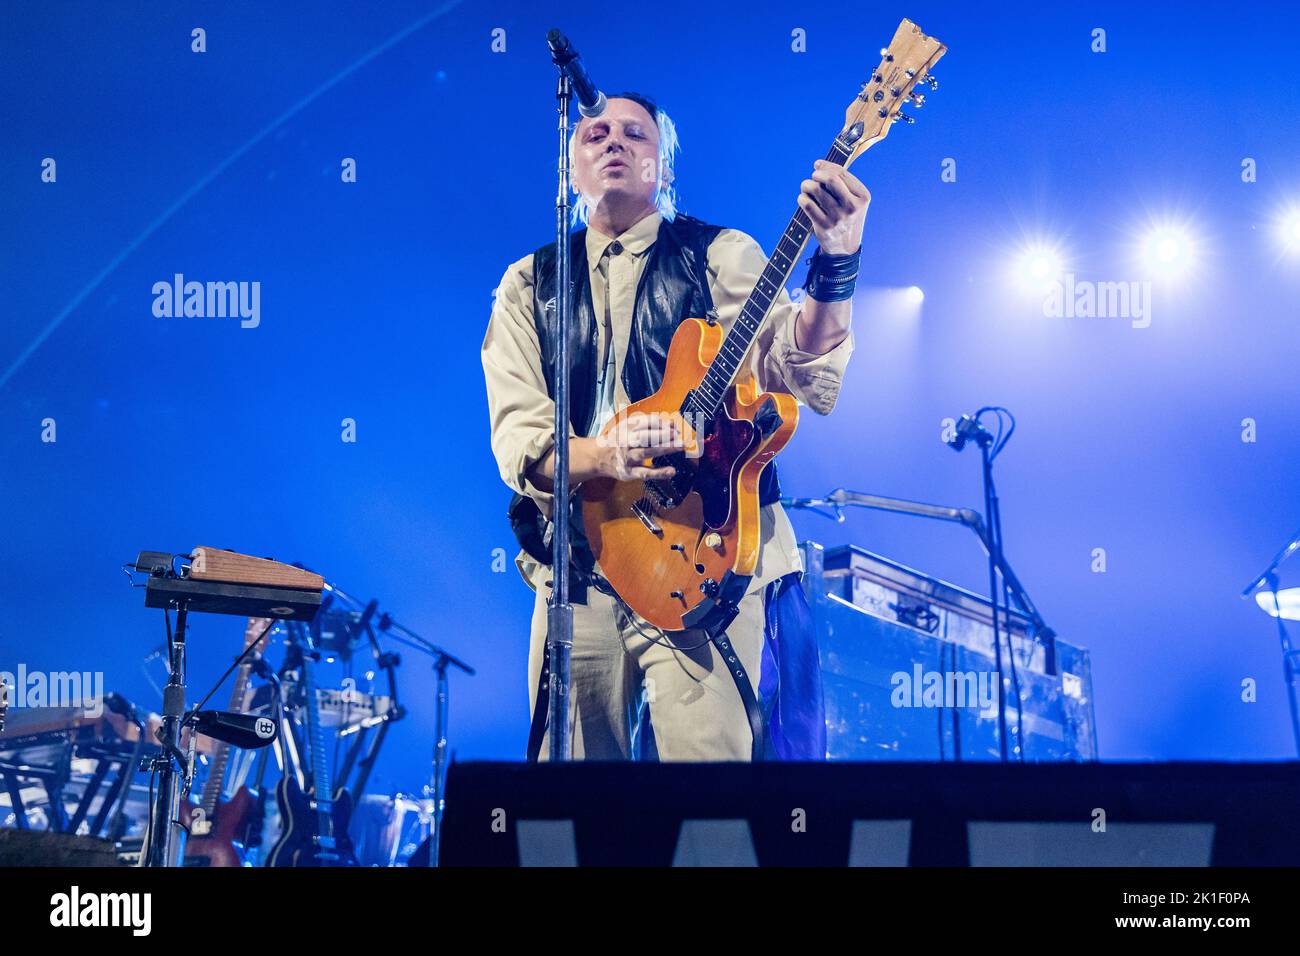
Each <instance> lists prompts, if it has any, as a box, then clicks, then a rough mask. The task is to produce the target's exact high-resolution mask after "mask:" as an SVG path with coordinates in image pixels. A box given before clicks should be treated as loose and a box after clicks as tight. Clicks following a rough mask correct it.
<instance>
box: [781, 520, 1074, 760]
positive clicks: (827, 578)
mask: <svg viewBox="0 0 1300 956" xmlns="http://www.w3.org/2000/svg"><path fill="white" fill-rule="evenodd" d="M801 548H802V551H803V557H804V567H805V573H804V579H803V583H804V589H805V592H806V594H807V596H808V602H809V605H810V607H811V609H812V616H813V622H814V627H815V629H816V633H817V645H818V652H819V655H820V659H821V671H822V685H823V690H824V694H825V702H826V731H827V758H828V759H831V760H907V759H912V760H997V759H998V758H999V755H1000V746H999V741H998V719H997V694H998V692H999V688H998V686H997V672H996V669H995V660H994V651H993V624H992V610H991V607H990V604H989V602H988V600H986V599H985V598H983V597H981V596H979V595H977V594H974V593H972V592H970V591H967V590H964V589H962V588H959V587H956V586H955V585H952V584H948V583H946V582H943V581H939V580H937V579H935V578H932V577H928V576H926V575H924V574H921V573H920V572H917V571H914V570H912V569H910V568H907V567H904V566H903V565H901V564H897V563H895V562H893V561H890V560H888V559H886V558H883V557H880V556H879V555H875V554H872V553H871V552H869V551H865V550H863V549H861V548H858V547H855V546H851V545H850V546H845V547H840V548H833V549H830V550H825V549H823V548H822V547H821V545H819V544H817V543H816V542H811V541H809V542H805V543H804V544H803V545H802V546H801ZM998 620H999V626H1000V629H1001V635H1002V664H1003V685H1002V688H1001V692H1002V693H1003V694H1005V696H1006V720H1007V752H1008V754H1009V755H1010V756H1011V759H1018V757H1019V755H1018V753H1017V751H1016V748H1017V747H1018V746H1020V745H1021V739H1022V737H1023V746H1024V750H1025V753H1024V759H1025V760H1095V759H1096V757H1097V740H1096V730H1095V725H1094V720H1093V704H1092V672H1091V666H1090V664H1089V659H1088V652H1087V651H1086V650H1085V649H1083V648H1081V647H1077V646H1075V645H1073V644H1070V643H1068V642H1066V641H1062V640H1060V639H1059V638H1056V637H1053V636H1051V635H1041V634H1036V633H1035V629H1034V626H1033V623H1032V621H1030V620H1029V619H1028V618H1027V617H1026V616H1025V615H1023V614H1020V613H1018V612H1015V611H1012V612H1010V613H1008V612H1007V610H1006V608H1001V609H1000V610H999V613H998ZM1008 634H1010V647H1011V653H1008ZM1013 660H1014V676H1013V668H1012V663H1013ZM1017 683H1018V684H1019V690H1020V699H1021V705H1020V709H1019V713H1018V712H1017V707H1016V696H1015V687H1016V684H1017ZM1019 726H1023V734H1020V733H1018V732H1017V728H1018V727H1019Z"/></svg>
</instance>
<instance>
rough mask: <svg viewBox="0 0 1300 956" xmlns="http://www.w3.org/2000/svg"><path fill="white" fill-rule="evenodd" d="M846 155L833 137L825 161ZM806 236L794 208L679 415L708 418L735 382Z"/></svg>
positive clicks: (803, 219) (802, 217)
mask: <svg viewBox="0 0 1300 956" xmlns="http://www.w3.org/2000/svg"><path fill="white" fill-rule="evenodd" d="M849 153H850V147H847V146H845V145H844V144H843V143H842V142H841V140H840V139H839V138H836V140H835V142H834V144H832V146H831V148H830V152H828V153H827V154H826V157H825V159H826V161H827V162H831V163H835V164H836V165H837V166H842V165H844V162H845V161H846V160H847V159H848V157H849ZM810 235H812V222H811V221H810V220H809V219H808V216H807V214H806V213H805V212H804V211H803V210H802V209H796V210H795V214H794V215H793V216H791V217H790V223H789V225H787V226H786V227H785V231H784V232H783V233H782V234H781V241H780V242H778V243H777V244H776V248H775V249H774V250H773V252H772V255H771V257H770V258H769V259H768V260H767V265H766V266H764V267H763V272H762V274H761V275H760V276H759V277H758V282H757V283H756V284H755V286H754V290H753V291H752V292H751V293H750V294H749V299H748V300H747V301H746V302H745V305H744V307H743V308H742V309H741V310H740V315H739V316H738V317H737V318H736V321H735V324H734V325H732V327H731V329H730V331H728V332H727V336H726V338H725V339H723V342H722V348H721V349H719V351H718V354H717V356H716V357H715V358H714V359H713V362H712V363H711V364H710V365H709V369H708V371H707V372H706V373H705V375H704V379H703V380H702V381H701V382H700V385H699V387H698V388H697V389H696V390H695V391H694V392H693V393H692V394H691V396H690V397H688V399H687V401H686V403H685V404H684V405H683V406H682V412H683V414H695V415H700V416H701V417H703V418H705V419H708V418H712V417H713V415H714V413H715V412H716V411H717V410H718V408H719V407H720V406H721V404H722V401H723V399H724V398H725V397H726V394H727V389H728V388H730V387H731V385H732V384H734V383H735V380H736V373H737V372H739V371H740V367H741V366H742V365H743V364H744V362H745V356H746V355H748V354H749V348H750V346H751V345H752V344H753V342H754V339H755V338H756V337H757V336H758V332H759V330H760V329H761V328H762V327H763V323H764V322H765V321H766V320H767V316H768V313H770V312H771V311H772V304H773V303H774V302H776V299H777V296H779V295H780V293H781V290H782V289H784V288H785V285H786V283H787V282H789V281H790V273H791V272H793V271H794V266H795V263H796V262H798V261H799V255H800V253H801V252H803V248H804V246H805V245H807V244H808V237H809V236H810Z"/></svg>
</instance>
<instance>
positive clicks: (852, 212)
mask: <svg viewBox="0 0 1300 956" xmlns="http://www.w3.org/2000/svg"><path fill="white" fill-rule="evenodd" d="M869 205H871V193H870V192H868V191H867V187H866V186H864V185H862V181H861V180H860V179H858V177H857V176H854V175H853V174H852V173H851V172H849V171H848V170H847V169H845V168H844V167H843V166H837V165H835V164H834V163H831V162H827V161H826V160H824V159H819V160H817V162H816V163H814V164H813V172H812V179H805V180H804V181H803V184H802V186H801V188H800V191H799V208H800V209H802V210H803V211H804V212H805V213H806V214H807V215H808V218H809V219H810V220H812V226H813V235H815V236H816V237H817V242H818V244H819V245H821V247H822V251H823V252H825V253H826V254H827V255H831V256H842V255H847V254H848V253H851V252H857V251H858V249H860V248H861V247H862V227H863V226H864V225H866V222H867V207H868V206H869Z"/></svg>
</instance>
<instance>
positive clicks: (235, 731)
mask: <svg viewBox="0 0 1300 956" xmlns="http://www.w3.org/2000/svg"><path fill="white" fill-rule="evenodd" d="M187 723H189V724H190V725H191V726H192V727H193V728H194V732H195V733H199V734H204V735H205V736H208V737H212V738H214V739H215V740H220V741H223V742H224V743H228V744H230V745H231V746H232V747H239V748H241V749H243V750H256V749H257V748H259V747H266V746H268V745H269V744H271V743H272V742H273V741H274V740H275V738H276V736H278V734H279V731H278V729H277V728H276V726H275V721H274V720H272V719H271V718H270V717H262V716H259V715H257V714H234V713H231V712H230V711H228V710H197V711H195V712H194V713H193V714H191V715H190V717H189V719H188V720H187Z"/></svg>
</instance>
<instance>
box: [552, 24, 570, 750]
mask: <svg viewBox="0 0 1300 956" xmlns="http://www.w3.org/2000/svg"><path fill="white" fill-rule="evenodd" d="M572 59H573V57H572V56H571V55H569V54H568V53H565V52H557V51H556V50H554V49H552V51H551V61H552V62H553V63H554V64H555V65H556V66H557V67H558V68H559V71H560V77H559V81H558V83H557V85H556V91H555V99H556V101H557V103H558V108H557V112H558V113H559V117H560V122H559V161H558V164H557V169H558V170H559V189H558V191H557V193H556V197H555V331H556V348H555V369H554V372H553V375H552V380H553V381H554V382H555V481H554V492H555V494H554V498H553V499H552V502H553V503H552V506H551V511H552V514H551V519H552V521H553V522H554V530H553V532H552V539H551V569H552V571H553V572H554V573H553V574H552V580H553V581H554V584H553V590H552V592H551V606H550V608H549V609H548V610H547V617H546V654H547V659H548V664H549V671H550V685H549V688H548V700H549V705H550V715H549V717H548V721H549V723H550V734H551V736H550V759H551V760H553V761H558V760H571V759H572V757H573V727H572V723H571V721H570V720H569V658H570V656H571V655H572V652H573V605H572V604H570V603H569V539H570V528H569V322H570V319H571V298H570V294H569V193H570V191H571V190H570V176H571V169H570V166H569V104H570V100H571V98H572V95H573V91H572V84H571V81H570V78H569V73H568V70H567V69H566V67H567V66H568V64H569V63H570V62H571V61H572Z"/></svg>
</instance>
